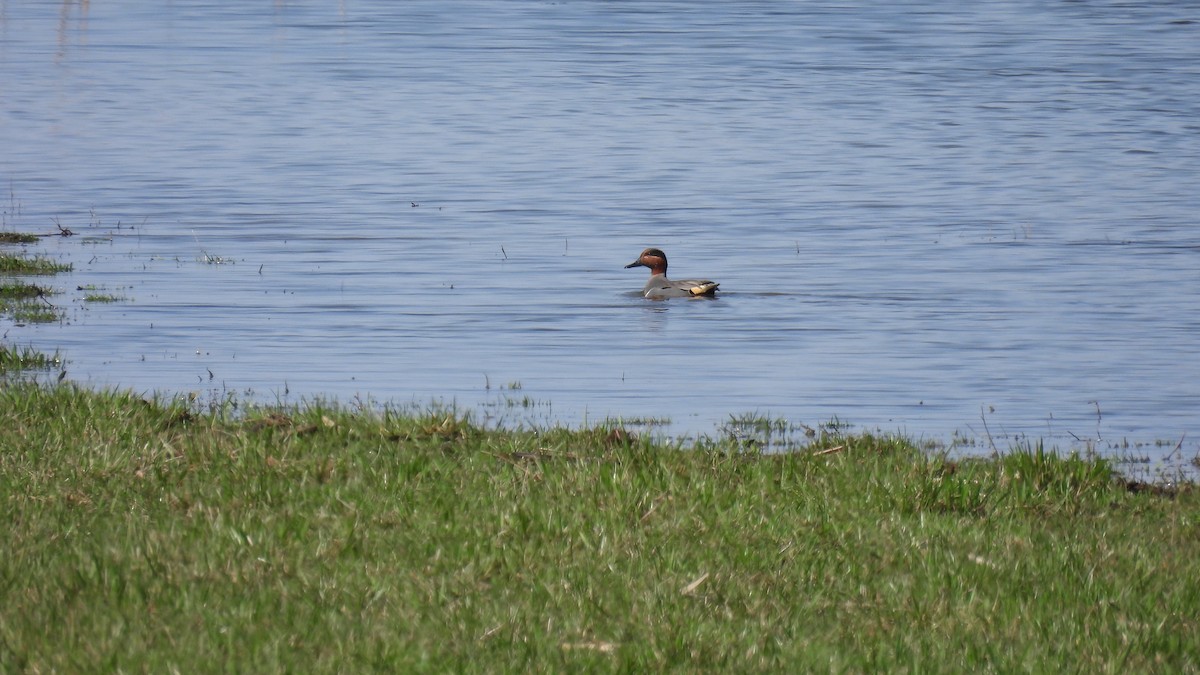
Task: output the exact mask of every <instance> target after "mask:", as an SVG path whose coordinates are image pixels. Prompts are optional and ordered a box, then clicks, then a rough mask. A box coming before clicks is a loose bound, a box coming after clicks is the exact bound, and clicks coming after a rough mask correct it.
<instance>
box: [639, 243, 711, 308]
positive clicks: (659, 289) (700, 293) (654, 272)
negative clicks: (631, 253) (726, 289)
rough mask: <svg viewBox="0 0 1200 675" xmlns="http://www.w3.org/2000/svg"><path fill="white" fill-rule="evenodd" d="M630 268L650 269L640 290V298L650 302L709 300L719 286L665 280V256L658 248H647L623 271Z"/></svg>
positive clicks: (707, 283) (696, 280) (703, 281)
mask: <svg viewBox="0 0 1200 675" xmlns="http://www.w3.org/2000/svg"><path fill="white" fill-rule="evenodd" d="M630 267H649V268H650V280H649V281H647V282H646V285H645V286H644V287H643V288H642V296H643V297H645V298H648V299H650V300H665V299H667V298H700V297H708V298H711V297H715V296H716V294H717V287H718V286H720V284H718V283H717V282H715V281H708V280H707V279H705V280H699V279H686V280H682V281H671V280H670V279H668V278H667V254H666V253H663V252H662V249H658V248H648V249H646V250H644V251H642V254H641V255H639V256H638V257H637V260H634V261H633V262H631V263H629V264H628V265H626V266H625V269H629V268H630Z"/></svg>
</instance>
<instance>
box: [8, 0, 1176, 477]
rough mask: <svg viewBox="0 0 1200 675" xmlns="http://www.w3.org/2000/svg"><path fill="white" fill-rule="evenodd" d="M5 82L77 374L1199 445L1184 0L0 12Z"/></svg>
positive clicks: (19, 338) (25, 220)
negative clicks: (674, 288) (662, 269)
mask: <svg viewBox="0 0 1200 675" xmlns="http://www.w3.org/2000/svg"><path fill="white" fill-rule="evenodd" d="M0 82H3V85H2V92H0V147H3V148H4V151H3V152H2V153H0V180H2V181H3V184H4V187H5V188H6V189H7V191H8V192H9V195H8V199H7V200H6V202H7V203H6V204H5V206H4V209H3V211H4V224H3V226H4V227H5V228H6V229H19V230H33V231H38V232H51V231H54V230H55V229H56V228H55V224H54V223H55V219H57V222H58V223H59V224H61V225H63V226H65V227H69V228H70V229H72V230H73V231H75V232H76V233H77V235H78V236H76V237H71V238H55V239H48V240H46V241H45V242H44V243H43V244H42V245H41V246H40V247H35V249H34V250H44V251H47V252H49V253H51V254H52V255H54V256H56V257H59V258H62V259H64V260H67V261H70V262H72V263H73V264H74V266H75V269H74V272H73V273H71V274H69V275H63V276H60V277H58V278H56V279H54V280H53V285H55V286H57V287H59V289H60V290H62V291H63V293H62V294H61V295H59V296H56V298H55V301H56V302H57V303H59V304H60V305H61V306H63V307H64V308H66V309H67V314H66V320H65V321H64V322H63V324H52V325H27V326H16V325H12V322H11V321H9V320H7V319H0V323H3V326H2V328H3V331H4V333H5V335H6V338H5V339H6V340H7V341H8V342H10V343H15V344H22V345H23V344H33V345H35V346H37V347H40V348H43V349H50V350H53V349H62V351H63V353H64V355H65V356H66V358H67V359H68V365H67V369H68V373H69V375H70V377H71V378H72V379H73V380H76V381H79V382H83V383H88V384H94V385H116V386H124V387H132V388H134V389H137V390H143V391H158V392H164V393H178V392H187V391H201V392H209V393H211V392H218V393H228V392H232V393H235V394H236V395H238V396H248V397H251V398H256V399H262V400H267V401H272V400H275V399H276V398H282V399H286V400H298V399H303V398H312V397H317V396H332V397H335V398H338V399H340V400H343V401H346V400H353V399H354V398H355V397H359V398H370V399H372V400H375V401H380V402H388V401H391V402H398V403H403V404H406V403H409V402H413V403H416V404H418V405H421V404H426V403H428V402H430V401H432V400H440V401H444V402H452V403H454V404H456V405H458V406H460V407H462V408H465V409H474V410H478V411H479V413H480V414H482V415H483V416H485V417H491V418H495V419H497V420H499V421H502V422H505V423H525V422H530V423H547V422H549V423H564V424H578V423H582V422H588V423H591V422H598V421H601V420H604V419H606V418H611V419H625V420H636V419H645V418H653V419H655V420H659V421H669V422H668V423H667V424H664V425H662V427H661V429H662V431H663V433H666V434H669V435H672V436H695V435H698V434H715V433H726V432H727V431H729V426H730V425H729V422H730V416H731V415H735V416H740V415H743V414H748V413H757V414H759V415H761V416H768V417H770V418H773V419H777V420H784V421H786V422H787V423H788V424H790V425H794V426H799V425H809V426H818V425H819V424H821V423H823V422H826V421H829V420H830V419H833V418H837V419H838V420H840V421H843V422H849V423H852V424H854V425H855V426H856V427H858V428H866V429H880V430H883V431H900V432H904V433H907V434H910V435H913V436H916V437H919V438H921V439H924V440H927V441H929V442H931V443H936V444H946V445H950V446H951V447H953V448H955V449H956V450H961V451H966V452H972V451H989V450H990V449H991V447H992V446H993V445H995V446H997V447H1000V448H1007V447H1010V446H1012V445H1013V444H1014V443H1016V442H1025V441H1028V442H1036V441H1037V440H1038V439H1045V441H1046V443H1047V444H1048V445H1051V446H1056V447H1059V448H1068V447H1070V448H1082V449H1090V448H1094V449H1098V450H1102V451H1108V452H1115V453H1116V455H1117V456H1118V457H1124V458H1134V459H1138V460H1142V461H1144V462H1145V465H1144V466H1145V467H1147V471H1154V470H1158V469H1161V468H1163V467H1167V468H1168V469H1170V470H1177V469H1178V468H1179V467H1180V466H1183V467H1186V466H1187V461H1190V460H1191V459H1192V458H1193V457H1195V456H1196V454H1197V452H1198V451H1200V415H1198V414H1197V413H1198V412H1200V386H1198V385H1197V382H1198V381H1200V366H1198V365H1197V364H1198V359H1197V338H1196V335H1197V332H1198V329H1200V300H1198V298H1200V295H1198V293H1197V290H1198V285H1200V229H1198V228H1197V227H1196V213H1200V190H1197V189H1196V185H1197V176H1198V169H1200V13H1197V12H1196V11H1195V10H1194V9H1192V8H1188V7H1186V6H1181V5H1179V4H1177V3H1149V4H1143V5H1139V6H1130V5H1126V4H1118V3H1107V2H1064V3H979V6H974V5H971V6H964V5H962V4H961V3H953V2H914V3H856V4H852V5H848V6H841V5H825V4H812V3H786V2H744V3H700V4H697V3H680V2H643V3H607V2H584V1H568V2H559V3H551V2H524V1H519V0H513V1H511V2H503V3H493V2H408V3H403V4H397V3H386V2H341V3H336V4H335V3H324V4H323V3H307V4H302V5H297V4H291V3H279V2H276V3H266V2H262V3H249V4H247V5H246V6H238V7H232V6H230V5H228V3H217V2H205V1H196V2H175V3H170V4H169V5H166V6H157V5H156V6H154V7H149V6H144V5H143V4H142V3H127V2H67V3H61V4H53V3H43V2H0ZM646 246H658V247H661V248H663V249H665V250H666V251H667V253H668V255H669V256H670V260H671V274H672V276H677V277H688V276H700V277H704V278H711V279H715V280H717V281H719V282H720V283H721V289H722V290H723V291H724V293H723V294H722V296H721V297H720V298H719V299H717V300H714V301H703V300H701V301H669V302H650V301H646V300H643V299H642V298H641V297H640V296H638V295H637V293H636V291H637V289H640V288H641V285H642V283H643V282H644V276H645V270H644V269H642V268H638V269H634V270H626V269H623V266H624V265H625V264H626V263H628V262H629V261H631V260H632V259H633V258H634V257H635V256H636V255H637V253H638V251H640V250H641V249H642V248H644V247H646ZM78 286H98V287H102V288H103V289H106V290H107V291H108V292H111V293H114V294H116V295H120V296H123V297H125V298H126V300H125V301H123V302H119V303H115V304H98V303H84V302H83V301H82V299H81V297H82V293H81V292H77V291H75V290H74V289H75V288H76V287H78ZM733 426H734V427H738V426H739V425H736V424H735V425H733ZM743 426H745V425H743ZM740 431H741V432H746V433H751V431H749V427H748V426H746V427H745V428H741V429H740ZM1181 439H1182V441H1181ZM1177 444H1179V448H1178V450H1176V445H1177Z"/></svg>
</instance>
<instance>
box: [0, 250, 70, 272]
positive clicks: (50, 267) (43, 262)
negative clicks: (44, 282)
mask: <svg viewBox="0 0 1200 675" xmlns="http://www.w3.org/2000/svg"><path fill="white" fill-rule="evenodd" d="M70 270H71V265H70V264H63V263H58V262H55V261H53V260H51V259H50V258H47V257H46V256H44V255H33V256H27V255H19V254H17V255H15V254H10V253H0V274H23V275H31V274H58V273H59V272H68V271H70Z"/></svg>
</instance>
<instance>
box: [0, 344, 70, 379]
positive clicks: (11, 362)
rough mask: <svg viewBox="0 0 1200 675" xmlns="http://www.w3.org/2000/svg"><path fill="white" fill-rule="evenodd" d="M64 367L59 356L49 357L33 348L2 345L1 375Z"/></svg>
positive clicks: (0, 353) (0, 350) (0, 357)
mask: <svg viewBox="0 0 1200 675" xmlns="http://www.w3.org/2000/svg"><path fill="white" fill-rule="evenodd" d="M61 365H62V359H61V358H60V357H59V355H58V354H55V355H53V356H48V355H47V354H45V353H43V352H39V351H37V350H36V349H33V348H32V347H9V346H8V345H5V344H0V375H3V374H7V373H14V372H21V371H27V370H49V369H51V368H57V367H59V366H61Z"/></svg>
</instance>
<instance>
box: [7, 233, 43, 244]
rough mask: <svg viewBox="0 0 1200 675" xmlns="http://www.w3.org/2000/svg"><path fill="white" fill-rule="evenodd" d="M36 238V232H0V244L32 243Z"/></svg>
mask: <svg viewBox="0 0 1200 675" xmlns="http://www.w3.org/2000/svg"><path fill="white" fill-rule="evenodd" d="M37 240H38V236H37V235H36V234H26V233H24V232H0V244H32V243H34V242H36V241H37Z"/></svg>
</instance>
